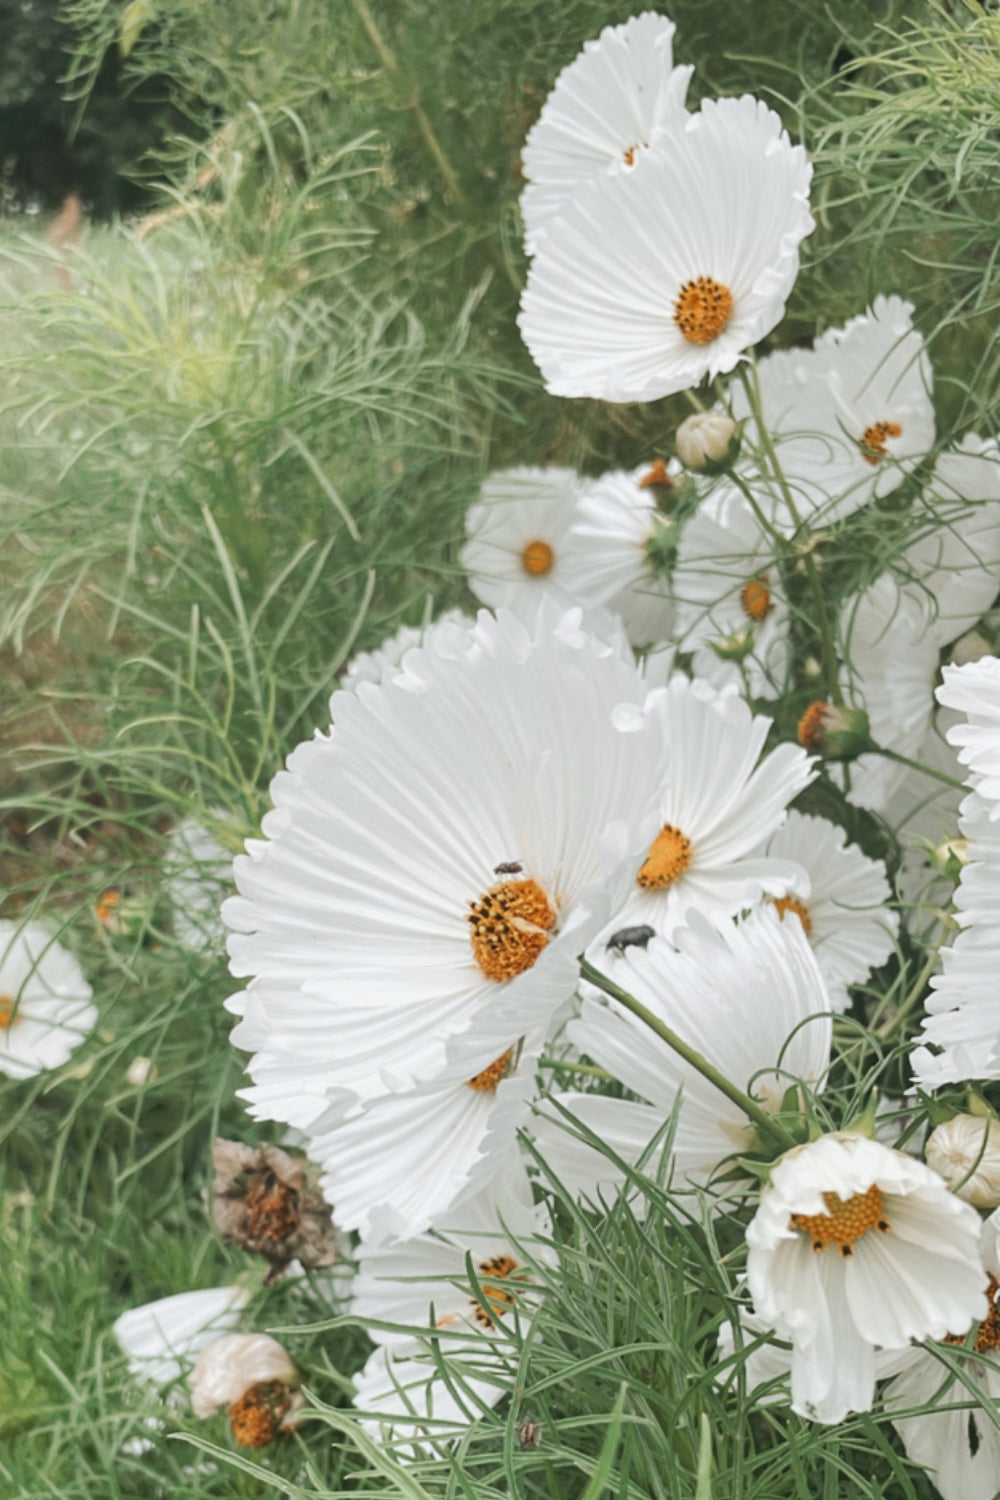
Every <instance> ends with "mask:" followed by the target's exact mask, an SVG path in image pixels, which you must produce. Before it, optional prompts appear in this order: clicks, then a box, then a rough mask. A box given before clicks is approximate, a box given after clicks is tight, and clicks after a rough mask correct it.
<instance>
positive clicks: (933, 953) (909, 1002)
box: [875, 921, 948, 1042]
mask: <svg viewBox="0 0 1000 1500" xmlns="http://www.w3.org/2000/svg"><path fill="white" fill-rule="evenodd" d="M947 931H948V924H947V921H942V924H941V936H940V937H939V938H938V940H937V942H936V943H935V944H934V946H933V948H932V949H931V950H930V952H929V953H928V955H927V960H926V962H925V963H924V965H923V967H922V969H921V970H920V973H919V974H918V975H917V977H916V979H915V980H914V982H913V984H912V985H911V986H910V988H909V989H908V990H907V992H906V994H905V995H904V996H903V999H902V1000H901V1001H900V1003H899V1005H898V1006H897V1007H896V1009H895V1010H894V1011H893V1013H892V1015H891V1016H889V1017H888V1018H887V1019H886V1020H885V1021H883V1022H882V1024H881V1026H877V1027H876V1028H875V1037H876V1039H877V1040H878V1041H880V1042H884V1041H887V1040H888V1038H889V1037H890V1036H891V1035H892V1033H893V1032H894V1031H896V1030H897V1029H898V1027H900V1026H901V1025H902V1023H903V1022H904V1021H905V1020H906V1019H907V1017H908V1016H909V1014H910V1012H911V1011H912V1010H914V1009H915V1008H916V1006H917V1005H918V1004H919V1003H920V1000H921V999H922V997H923V993H924V990H925V989H926V988H927V981H928V979H930V977H931V975H932V974H933V973H934V970H935V968H936V967H937V961H938V955H939V953H940V952H941V949H942V947H943V946H944V940H945V937H946V936H947Z"/></svg>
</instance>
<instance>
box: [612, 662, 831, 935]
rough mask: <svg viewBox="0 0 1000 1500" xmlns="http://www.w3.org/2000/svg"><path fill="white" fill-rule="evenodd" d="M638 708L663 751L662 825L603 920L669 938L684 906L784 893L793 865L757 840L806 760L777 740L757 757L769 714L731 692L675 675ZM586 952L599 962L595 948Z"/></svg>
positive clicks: (804, 781) (798, 781) (719, 905)
mask: <svg viewBox="0 0 1000 1500" xmlns="http://www.w3.org/2000/svg"><path fill="white" fill-rule="evenodd" d="M648 711H649V713H650V715H651V716H652V718H653V719H654V721H655V723H656V724H657V726H658V728H659V732H660V734H661V735H662V736H663V741H664V744H665V745H666V747H667V751H668V767H667V774H666V779H665V783H664V786H663V792H662V797H661V802H660V817H661V820H662V825H663V826H662V828H661V830H660V832H659V833H658V834H657V836H656V838H655V840H654V841H653V843H652V845H651V846H650V849H649V853H648V855H647V857H646V859H645V861H644V862H643V863H642V865H641V867H640V868H639V870H638V872H637V873H636V877H635V882H634V884H633V887H632V891H631V894H630V895H629V897H628V900H627V901H626V902H625V904H624V905H623V906H622V907H621V908H620V909H619V910H618V911H617V912H616V913H615V917H614V923H613V926H614V927H616V928H617V927H629V926H634V925H641V924H646V923H648V924H649V925H650V926H652V927H654V928H655V929H656V931H657V932H659V933H662V934H663V935H664V936H667V937H669V936H670V934H671V932H672V931H673V930H674V929H675V928H676V927H678V926H680V924H681V923H682V922H683V921H684V920H685V917H686V914H687V913H688V911H689V910H697V911H704V912H709V913H714V914H718V915H721V916H730V915H732V914H734V913H735V912H737V911H739V910H740V909H741V908H742V907H745V906H750V905H752V904H753V902H754V901H756V900H757V899H758V898H759V897H760V896H761V895H763V894H766V895H771V896H781V895H784V893H785V891H786V890H787V889H788V887H789V886H790V885H791V883H792V882H793V881H794V880H795V879H796V878H799V876H800V871H799V867H798V866H797V865H793V864H792V863H791V862H790V861H788V860H781V859H774V858H771V857H769V856H768V855H766V854H765V853H764V844H765V842H766V840H767V839H768V838H769V837H770V835H771V834H772V833H774V831H775V829H776V828H778V827H780V825H781V823H782V822H783V821H784V818H785V809H786V807H787V806H788V803H789V802H790V801H791V800H792V798H793V797H795V796H796V795H797V794H798V793H799V792H800V791H801V790H802V788H803V787H805V786H807V785H808V784H809V782H810V781H811V780H812V779H813V775H814V772H813V770H812V761H811V760H810V758H809V757H808V756H807V755H806V754H805V752H804V751H803V750H801V749H800V748H799V746H797V745H788V744H785V745H778V746H777V748H776V749H774V750H772V751H771V752H770V754H768V755H766V756H764V757H763V759H760V756H761V751H762V750H763V748H764V742H765V740H766V739H767V732H768V730H769V728H770V727H771V720H770V719H767V718H764V717H763V716H762V715H754V714H752V713H751V711H750V709H749V708H748V707H747V705H746V703H744V702H743V700H742V699H741V698H739V697H737V695H736V692H735V690H734V689H731V688H730V689H723V690H722V691H721V692H718V691H716V689H715V688H713V687H711V686H710V685H709V684H708V683H706V682H701V681H699V680H698V679H695V681H693V682H690V681H689V680H688V679H687V678H685V677H681V676H679V675H678V676H675V677H674V678H673V679H672V680H671V682H670V684H669V686H668V687H666V688H656V689H654V690H653V691H652V692H651V693H650V695H649V700H648ZM758 761H759V764H758ZM608 932H610V929H607V930H606V932H605V937H606V936H607V934H608ZM589 956H590V957H591V958H592V959H593V961H594V962H595V963H600V961H601V950H600V949H595V950H594V952H592V953H591V954H590V955H589Z"/></svg>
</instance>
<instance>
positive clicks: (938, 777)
mask: <svg viewBox="0 0 1000 1500" xmlns="http://www.w3.org/2000/svg"><path fill="white" fill-rule="evenodd" d="M868 753H869V754H871V755H884V756H885V758H886V760H894V761H896V762H897V763H898V764H899V765H901V766H907V767H908V768H909V769H910V770H911V771H922V772H923V774H924V775H925V776H930V777H931V778H932V779H933V780H934V781H941V782H943V783H944V785H945V786H954V787H958V789H959V791H962V792H966V791H968V787H967V786H966V784H965V782H964V781H959V780H958V778H957V777H955V776H949V775H948V773H947V771H935V769H934V767H933V766H925V765H924V763H923V762H922V761H919V760H911V759H910V757H909V756H908V755H900V753H899V751H898V750H886V749H885V747H884V746H882V745H875V744H873V745H871V746H870V747H869V750H868Z"/></svg>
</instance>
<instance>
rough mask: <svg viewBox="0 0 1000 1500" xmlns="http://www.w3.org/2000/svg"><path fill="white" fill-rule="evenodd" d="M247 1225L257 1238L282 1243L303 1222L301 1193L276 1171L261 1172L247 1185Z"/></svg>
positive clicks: (277, 1243) (294, 1232)
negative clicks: (300, 1206)
mask: <svg viewBox="0 0 1000 1500" xmlns="http://www.w3.org/2000/svg"><path fill="white" fill-rule="evenodd" d="M244 1201H245V1203H246V1207H247V1229H248V1230H249V1232H250V1235H251V1236H252V1238H253V1239H255V1240H267V1241H270V1242H271V1243H273V1244H275V1245H283V1244H284V1243H285V1241H286V1240H289V1239H291V1237H292V1235H293V1234H296V1233H297V1232H298V1229H299V1226H300V1224H301V1223H302V1216H301V1214H300V1213H299V1195H298V1193H297V1192H296V1191H295V1189H294V1188H293V1187H289V1185H288V1183H287V1182H282V1180H281V1178H280V1177H279V1176H278V1175H277V1173H276V1172H261V1173H260V1174H259V1175H258V1176H255V1177H254V1179H253V1181H252V1182H251V1184H250V1186H249V1187H248V1188H247V1191H246V1195H245V1198H244Z"/></svg>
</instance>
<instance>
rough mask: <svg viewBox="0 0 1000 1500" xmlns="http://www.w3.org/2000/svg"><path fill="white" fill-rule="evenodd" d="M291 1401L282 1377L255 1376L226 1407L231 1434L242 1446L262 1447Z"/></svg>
mask: <svg viewBox="0 0 1000 1500" xmlns="http://www.w3.org/2000/svg"><path fill="white" fill-rule="evenodd" d="M291 1405H292V1393H291V1391H290V1390H289V1389H288V1386H287V1385H286V1384H285V1382H284V1381H283V1380H259V1381H258V1382H257V1384H256V1385H252V1386H251V1387H250V1389H249V1390H248V1391H244V1393H243V1395H242V1396H241V1397H240V1399H239V1400H238V1401H234V1402H233V1404H232V1406H231V1407H230V1408H229V1422H230V1425H231V1427H232V1429H233V1437H234V1438H235V1439H236V1441H237V1442H238V1443H239V1444H240V1446H241V1447H243V1448H266V1447H267V1445H268V1443H273V1442H274V1439H275V1438H276V1437H277V1436H278V1434H279V1433H280V1431H281V1423H282V1419H283V1418H284V1417H286V1416H287V1415H288V1412H289V1410H290V1409H291Z"/></svg>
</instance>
